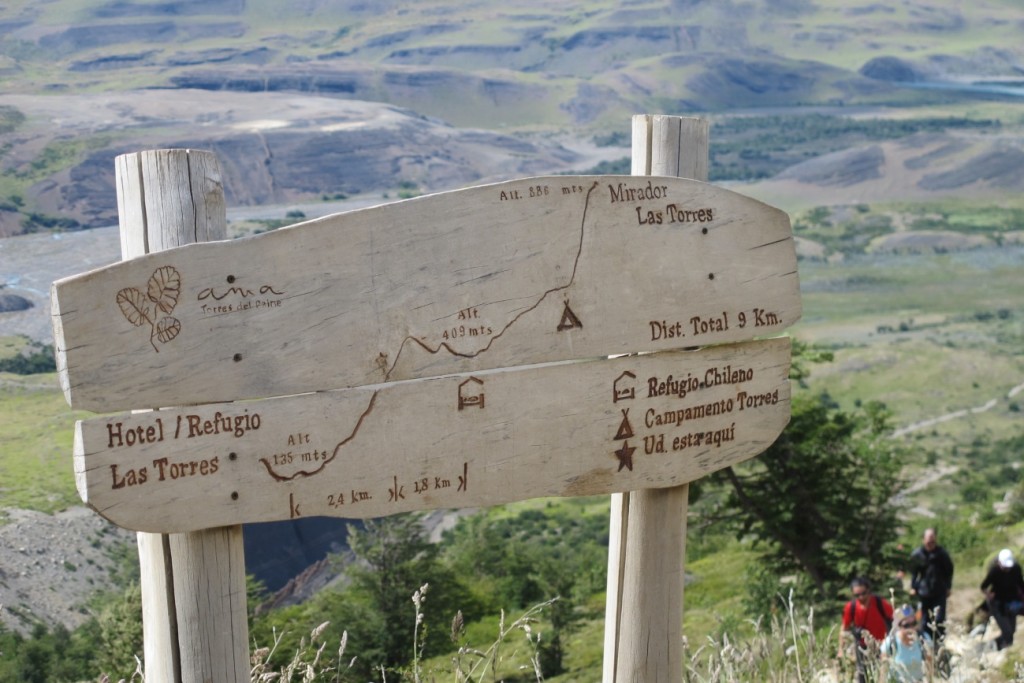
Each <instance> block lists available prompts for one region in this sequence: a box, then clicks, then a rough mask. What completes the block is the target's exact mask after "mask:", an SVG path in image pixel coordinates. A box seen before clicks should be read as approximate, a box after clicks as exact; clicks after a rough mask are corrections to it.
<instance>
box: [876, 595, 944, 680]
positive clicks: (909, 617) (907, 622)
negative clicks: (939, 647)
mask: <svg viewBox="0 0 1024 683" xmlns="http://www.w3.org/2000/svg"><path fill="white" fill-rule="evenodd" d="M900 615H901V616H900V620H899V625H898V626H899V627H898V628H897V629H896V630H894V631H893V632H892V633H890V634H889V635H887V636H886V637H885V640H883V641H882V659H883V661H884V662H885V665H886V666H887V667H888V669H889V677H888V680H890V681H896V682H897V683H919V682H920V681H923V680H925V674H926V673H927V674H928V677H929V678H928V680H931V666H932V642H931V638H930V637H929V635H928V633H927V631H920V632H918V624H917V615H916V613H915V612H914V608H912V607H911V606H910V605H904V606H903V607H902V608H901V609H900Z"/></svg>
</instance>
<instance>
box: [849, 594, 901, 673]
mask: <svg viewBox="0 0 1024 683" xmlns="http://www.w3.org/2000/svg"><path fill="white" fill-rule="evenodd" d="M850 590H851V591H852V592H853V600H850V602H848V603H846V606H845V607H844V608H843V628H842V630H841V631H840V632H839V656H840V657H844V656H846V649H847V648H846V643H847V642H848V641H849V639H850V638H851V636H852V640H853V642H854V643H855V644H856V661H857V681H858V683H866V681H867V667H866V666H865V661H864V654H865V653H866V652H867V651H868V650H869V649H870V650H872V651H877V648H878V644H879V643H881V642H882V641H883V640H884V639H885V637H886V636H887V635H889V629H890V628H892V614H893V611H892V605H891V604H890V603H889V601H888V600H886V599H885V598H882V597H880V596H878V595H875V594H874V593H872V592H871V582H870V581H868V580H867V579H866V578H864V577H862V576H858V577H857V578H855V579H854V580H853V581H851V582H850Z"/></svg>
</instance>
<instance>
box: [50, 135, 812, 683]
mask: <svg viewBox="0 0 1024 683" xmlns="http://www.w3.org/2000/svg"><path fill="white" fill-rule="evenodd" d="M666 118H668V117H666ZM675 120H676V121H678V119H675ZM704 130H705V140H706V125H705V128H704ZM122 159H123V158H119V163H124V162H123V161H122ZM668 172H670V173H671V172H678V169H676V170H673V169H668ZM125 177H126V178H128V179H129V181H130V180H131V179H132V178H135V177H136V176H135V175H133V174H132V173H128V174H126V175H125ZM140 177H141V176H140ZM149 177H150V178H152V177H156V176H149ZM139 182H140V184H142V185H146V182H145V181H144V180H140V181H139ZM190 182H192V183H194V182H195V181H194V180H190ZM129 184H130V183H129ZM152 185H153V183H152V181H150V182H149V184H148V185H147V186H146V187H145V193H146V194H147V195H148V194H149V193H151V192H155V193H159V192H161V188H160V187H152ZM119 189H122V188H120V187H119ZM136 189H137V190H138V189H139V188H136ZM139 191H141V190H139ZM163 191H166V190H163ZM156 203H158V202H156ZM215 203H216V202H211V204H215ZM154 205H155V204H154ZM180 213H182V214H187V213H188V211H181V212H180ZM147 216H148V214H146V212H144V211H143V212H134V213H133V211H132V207H131V205H130V204H127V205H124V204H123V205H122V222H123V223H125V222H128V223H132V222H135V223H143V224H145V223H146V222H147V220H152V216H149V217H148V218H147ZM175 220H180V217H179V219H174V218H173V217H172V218H171V219H170V221H169V222H170V223H172V224H173V223H174V222H175ZM123 227H124V226H123ZM148 227H149V228H150V229H151V228H152V226H148ZM123 232H124V231H123ZM123 239H124V238H123ZM200 240H201V238H200ZM186 241H188V240H186ZM149 246H150V245H148V244H147V245H144V247H145V248H143V249H142V251H145V250H147V249H148V251H157V250H158V249H160V248H161V247H160V246H158V247H157V248H156V249H152V248H148V247H149ZM138 251H139V250H136V251H135V252H132V251H131V250H128V249H126V256H137V254H138ZM52 303H53V314H54V332H55V341H56V348H57V355H58V366H59V371H60V376H61V384H62V387H63V389H64V392H65V395H66V396H67V398H68V401H69V402H70V403H71V405H72V406H74V407H75V408H84V409H88V410H93V411H97V412H110V411H118V410H122V411H123V410H129V409H138V408H145V407H149V408H153V407H159V406H184V407H171V408H164V409H160V410H153V411H150V412H135V413H120V414H111V415H105V416H103V417H97V418H92V419H88V420H83V421H81V422H79V423H78V425H77V427H76V432H75V452H74V462H75V474H76V480H77V484H78V488H79V492H80V494H81V496H82V498H83V500H84V501H85V502H86V503H87V504H89V505H90V506H91V507H93V508H94V509H95V510H96V511H97V512H99V513H100V514H101V515H103V516H104V517H106V518H108V519H110V520H111V521H113V522H114V523H116V524H118V525H120V526H123V527H126V528H130V529H135V530H138V531H141V532H157V533H160V534H170V536H169V537H164V538H170V539H172V542H171V543H170V544H169V546H168V544H167V543H165V544H164V547H165V550H164V555H165V556H166V557H167V559H168V560H169V566H170V565H174V566H178V561H177V560H174V558H173V557H171V555H173V554H174V552H182V553H188V552H198V553H199V554H200V555H202V554H203V553H206V555H207V556H209V557H214V556H216V557H220V558H235V559H224V563H225V564H227V565H231V564H237V562H238V560H237V552H238V547H239V544H238V540H237V531H231V532H229V533H228V535H227V536H225V537H224V538H227V539H228V540H227V541H225V543H226V544H227V545H226V546H224V548H223V549H222V550H216V549H212V550H211V549H210V547H211V546H203V544H204V543H205V541H203V539H204V538H205V537H204V536H203V534H214V536H211V539H213V538H217V539H219V538H221V536H217V535H216V534H218V533H220V531H221V530H237V529H239V525H240V524H242V523H247V522H258V521H270V520H282V519H294V518H298V517H304V516H314V515H331V516H339V517H346V518H358V517H374V516H382V515H388V514H394V513H398V512H405V511H410V510H424V509H431V508H452V507H470V506H483V505H495V504H499V503H504V502H511V501H516V500H524V499H528V498H536V497H542V496H579V495H590V494H596V493H612V492H627V491H650V490H654V489H658V490H663V491H665V492H666V495H667V496H668V498H666V499H671V500H676V501H678V500H679V499H680V495H681V496H682V504H683V506H684V507H683V511H684V512H685V487H684V488H680V486H681V485H685V484H686V483H687V482H689V481H693V480H695V479H698V478H700V477H703V476H705V475H706V474H708V473H710V472H712V471H714V470H716V469H719V468H722V467H726V466H729V465H733V464H735V463H738V462H741V461H743V460H745V459H748V458H751V457H753V456H755V455H757V454H758V453H760V452H762V451H763V450H765V449H766V448H767V447H768V446H769V445H770V444H771V442H772V441H773V440H774V439H775V438H776V437H777V436H778V435H779V433H780V432H781V430H782V429H783V427H784V426H785V424H786V423H787V422H788V419H789V412H790V411H789V396H790V394H789V383H788V379H787V377H788V372H789V358H790V347H789V342H788V340H786V339H784V338H783V339H764V340H761V341H751V340H754V339H755V338H758V337H765V336H770V335H773V334H777V333H779V332H780V331H782V330H783V329H784V328H786V327H787V326H789V325H791V324H793V323H794V322H795V321H796V320H797V319H798V318H799V316H800V297H799V285H798V280H797V272H796V255H795V249H794V245H793V239H792V234H791V229H790V225H789V219H788V217H787V216H786V215H785V214H784V213H782V212H781V211H778V210H777V209H774V208H772V207H769V206H766V205H764V204H761V203H759V202H757V201H755V200H752V199H749V198H746V197H743V196H741V195H738V194H736V193H733V192H730V191H728V190H725V189H722V188H718V187H714V186H711V185H707V184H704V183H701V182H697V181H695V180H683V179H680V178H675V177H670V176H668V175H666V176H650V177H643V178H639V177H635V176H624V177H619V176H556V177H543V178H530V179H525V180H516V181H511V182H507V183H500V184H496V185H487V186H481V187H475V188H470V189H467V190H460V191H456V192H447V193H442V194H437V195H430V196H426V197H421V198H417V199H413V200H407V201H403V202H398V203H395V204H391V205H387V206H382V207H375V208H372V209H365V210H360V211H355V212H351V213H345V214H338V215H334V216H328V217H326V218H323V219H318V220H314V221H309V222H307V223H303V224H300V225H297V226H293V227H291V228H287V229H282V230H279V231H276V232H273V233H267V234H264V235H259V236H256V237H251V238H246V239H241V240H236V241H231V242H213V243H205V244H193V245H189V246H182V247H178V248H172V249H167V250H165V251H157V253H150V254H147V255H144V256H138V257H136V258H131V259H130V260H126V261H124V262H122V263H120V264H116V265H113V266H110V267H107V268H103V269H100V270H96V271H93V272H90V273H86V274H83V275H80V276H76V277H72V278H67V279H65V280H61V281H58V282H56V283H54V286H53V290H52ZM618 354H629V355H624V356H621V357H612V358H609V356H616V355H618ZM311 392H312V393H311ZM243 399H251V400H243ZM634 495H635V494H634ZM634 502H635V501H634ZM619 505H620V507H621V500H620V502H619ZM673 505H675V504H673ZM613 507H614V506H613ZM627 507H628V505H627ZM670 507H671V506H670ZM622 509H623V510H625V509H626V508H622ZM666 509H668V508H666ZM671 509H675V510H677V511H678V505H675V507H671ZM643 514H644V513H642V512H637V513H636V515H635V519H634V520H633V522H635V521H636V519H639V517H642V516H643ZM633 522H630V523H631V524H632V523H633ZM614 526H615V523H614V520H613V527H614ZM682 529H683V530H684V531H685V526H683V527H682ZM204 530H212V531H204ZM636 533H637V534H639V532H636ZM667 533H669V534H675V535H678V529H676V530H675V531H673V530H672V529H669V530H668V532H667ZM150 536H151V534H148V533H144V534H142V535H140V539H143V538H149V537H150ZM155 538H161V537H160V536H155ZM176 538H182V539H191V540H190V541H189V542H187V543H183V542H177V543H178V546H179V547H180V549H179V550H178V551H173V548H174V547H175V543H176V542H175V541H174V540H173V539H176ZM626 541H627V539H621V542H619V541H616V540H614V539H613V544H612V545H613V553H623V554H622V555H621V557H625V553H627V552H628V550H629V545H628V544H627V542H626ZM210 542H211V543H214V544H215V543H219V542H220V541H210ZM140 543H141V541H140ZM190 544H191V545H190ZM193 546H194V547H195V548H198V550H190V549H189V548H190V547H193ZM168 547H170V548H171V549H170V550H168ZM202 547H207V550H205V551H204V550H201V548H202ZM673 547H675V551H678V550H679V546H673ZM172 551H173V552H172ZM645 552H646V551H645ZM157 554H158V555H159V553H157ZM218 561H219V560H216V559H215V560H214V561H213V562H212V564H213V565H214V568H213V569H209V570H207V569H201V570H199V572H200V575H199V577H198V578H195V577H193V580H192V583H191V584H181V585H179V582H178V580H177V577H175V589H174V592H175V593H176V594H175V595H174V596H173V599H172V600H171V602H174V601H175V600H177V601H179V602H181V601H188V602H199V603H201V602H202V601H203V600H204V599H205V598H202V597H201V596H195V595H191V594H189V595H182V594H181V593H182V592H183V591H184V592H189V593H191V592H194V591H203V590H205V588H203V586H202V583H203V578H202V572H203V571H219V569H217V566H216V565H217V562H218ZM667 561H668V562H669V564H671V563H673V562H678V564H679V566H678V574H679V575H681V572H682V566H681V564H682V558H681V557H680V556H676V557H669V558H668V560H667ZM612 564H613V565H614V567H620V565H621V566H623V567H624V566H625V565H624V561H622V560H615V559H614V558H613V561H612ZM190 566H191V565H190ZM166 571H167V573H168V574H174V573H175V571H176V570H174V569H173V567H172V568H170V569H167V570H166ZM231 571H233V572H237V571H238V568H237V567H234V568H233V569H232V570H231ZM612 571H613V573H614V572H616V569H614V568H613V570H612ZM671 571H673V572H674V569H673V570H671ZM621 579H622V577H621V576H620V577H618V578H616V579H615V582H616V584H615V585H616V586H617V588H615V589H614V590H613V589H612V588H611V587H610V590H609V601H610V603H611V601H612V600H613V599H614V600H615V601H616V607H615V608H614V610H613V609H612V607H611V606H610V607H609V610H610V616H612V618H613V619H614V620H615V622H616V624H615V626H614V630H615V631H616V634H617V635H616V636H615V637H614V638H613V640H614V642H613V644H612V647H613V648H614V649H615V651H616V652H617V651H618V647H619V637H620V636H621V635H622V634H621V633H620V632H621V631H622V630H623V629H627V630H628V629H630V628H632V627H631V626H628V625H624V624H623V625H620V624H618V619H619V617H620V616H621V612H622V609H623V608H622V604H623V603H622V601H623V600H628V599H631V598H628V596H625V594H624V593H623V590H620V589H621V588H622V584H621ZM612 581H613V580H612V578H610V586H611V585H612ZM224 592H225V593H233V592H237V591H236V590H235V589H228V590H225V591H224ZM613 593H614V595H613ZM672 600H676V601H678V603H679V609H678V610H676V614H675V615H674V616H673V614H672V613H668V614H665V615H661V616H660V617H659V616H657V615H647V618H650V619H657V620H660V621H666V619H667V621H668V622H672V620H673V619H674V618H678V619H681V583H680V587H679V595H678V597H677V598H673V599H672ZM672 600H669V603H668V604H669V608H670V609H675V608H674V607H672V604H673V603H672ZM168 609H171V608H168ZM231 609H232V610H234V608H231ZM655 609H657V607H655ZM243 617H244V615H243ZM168 618H169V619H176V620H177V621H179V622H180V621H182V620H183V619H184V620H186V621H188V620H189V618H188V617H183V616H182V613H181V610H180V608H179V609H178V610H177V612H174V611H173V609H172V610H171V616H169V617H168ZM203 618H206V617H203ZM210 618H211V619H213V618H214V617H210ZM242 620H243V621H244V618H243V619H242ZM234 621H236V622H237V619H235V620H234ZM180 626H181V625H180V624H179V627H180ZM243 628H244V624H243V625H242V626H241V627H239V626H238V625H237V623H235V624H231V625H230V626H229V627H228V629H229V630H233V632H232V633H228V634H227V635H225V634H224V633H221V632H218V627H217V626H211V627H208V628H205V630H204V629H196V630H195V632H192V633H189V634H186V635H182V633H179V634H178V635H177V648H178V649H179V650H180V652H181V660H180V661H179V662H177V663H176V664H175V666H173V667H161V669H164V670H165V671H163V672H160V673H156V674H155V675H149V674H148V676H149V678H148V680H151V681H160V680H185V681H190V680H197V681H198V680H206V679H207V678H208V677H209V676H210V675H211V674H210V672H211V671H218V672H221V673H216V674H213V678H215V679H217V680H247V673H248V672H247V667H246V666H245V662H244V661H242V660H244V657H242V656H241V655H240V651H239V647H245V643H246V640H247V634H246V633H245V632H242V629H243ZM222 630H223V629H222ZM149 637H150V636H149V632H148V631H147V638H149ZM170 637H171V638H172V640H173V635H172V636H170ZM664 638H665V639H666V641H668V640H669V639H671V638H672V636H664ZM204 639H205V640H204ZM239 639H240V640H241V642H242V645H241V646H239V645H238V643H237V641H238V640H239ZM199 641H204V642H203V643H200V642H199ZM662 645H663V646H664V648H667V649H668V650H670V651H673V652H677V651H678V646H677V645H678V644H673V643H671V642H666V643H664V644H661V645H659V646H658V647H661V646H662ZM173 647H174V646H173V645H172V646H171V648H172V649H173ZM626 649H628V650H630V651H633V650H635V649H636V648H634V647H632V646H626ZM186 651H193V654H192V655H190V656H189V657H188V659H189V660H190V662H188V663H186V662H185V660H186V657H185V656H184V655H185V652H186ZM151 656H152V657H162V656H164V655H160V654H156V653H155V651H151V650H150V649H149V647H148V646H147V658H149V657H151ZM166 656H171V655H166ZM630 656H632V655H630ZM211 659H212V660H218V663H217V664H211V663H210V662H209V660H211ZM613 659H618V657H617V656H615V657H613ZM627 659H628V658H627V657H626V656H623V657H622V661H621V662H620V663H619V665H618V666H619V669H620V670H621V669H622V667H623V666H626V667H627V668H628V667H633V664H631V663H628V662H627V663H625V664H623V662H626V660H627ZM666 661H668V662H669V666H670V668H675V664H674V662H675V661H677V659H676V660H672V659H671V658H669V659H667V660H666ZM225 662H227V663H225ZM150 664H151V662H148V661H147V671H149V667H150ZM615 667H616V664H615V663H614V662H613V664H612V665H611V670H613V671H614V669H615ZM633 668H635V667H633ZM661 668H663V665H659V667H658V670H659V671H660V670H661ZM232 669H233V671H234V672H233V673H232V674H230V675H228V674H227V673H224V672H226V671H228V670H232ZM153 670H154V672H155V671H156V669H155V668H154V669H153ZM679 675H680V676H681V668H680V670H679ZM627 676H633V677H635V676H634V675H633V674H625V675H622V676H619V678H618V679H616V677H615V674H614V673H613V674H611V675H610V674H609V666H608V665H607V664H606V673H605V678H606V681H611V680H626V677H627ZM677 679H678V677H676V676H674V674H669V675H668V676H667V677H663V675H662V674H661V673H658V674H657V675H656V676H655V677H654V678H651V677H648V679H647V680H677ZM637 680H639V679H637Z"/></svg>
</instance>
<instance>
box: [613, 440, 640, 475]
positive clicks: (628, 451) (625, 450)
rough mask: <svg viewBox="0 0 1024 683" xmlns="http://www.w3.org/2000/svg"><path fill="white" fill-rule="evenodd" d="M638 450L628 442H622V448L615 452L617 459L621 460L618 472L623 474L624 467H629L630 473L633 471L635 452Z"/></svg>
mask: <svg viewBox="0 0 1024 683" xmlns="http://www.w3.org/2000/svg"><path fill="white" fill-rule="evenodd" d="M635 450H636V446H630V445H629V442H628V441H624V442H622V448H620V449H619V450H617V451H615V457H616V458H618V459H619V469H618V470H616V471H617V472H621V471H622V468H623V467H628V468H629V471H630V472H632V471H633V451H635Z"/></svg>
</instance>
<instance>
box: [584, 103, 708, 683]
mask: <svg viewBox="0 0 1024 683" xmlns="http://www.w3.org/2000/svg"><path fill="white" fill-rule="evenodd" d="M632 170H633V174H634V175H671V176H683V177H686V178H693V179H695V180H702V181H703V180H707V174H708V120H707V119H703V118H693V117H679V116H635V117H633V169H632ZM688 499H689V485H688V484H683V485H681V486H674V487H666V488H659V489H649V490H642V491H632V492H627V493H621V494H613V495H612V501H611V515H612V517H611V528H610V537H609V543H608V581H607V586H608V592H607V595H608V597H607V600H608V603H607V605H606V614H605V619H606V620H605V653H604V667H603V680H604V681H605V683H621V682H623V681H651V680H656V681H678V680H680V677H681V676H682V672H683V667H682V653H681V650H682V640H681V636H682V619H683V576H684V572H683V567H684V564H685V560H686V511H687V506H688Z"/></svg>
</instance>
